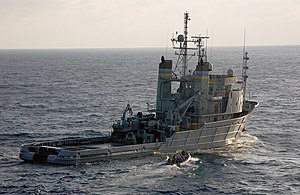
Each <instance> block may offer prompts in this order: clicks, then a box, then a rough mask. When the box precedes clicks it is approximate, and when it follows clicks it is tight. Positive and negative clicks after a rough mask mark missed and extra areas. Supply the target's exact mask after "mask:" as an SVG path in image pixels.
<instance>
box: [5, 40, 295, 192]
mask: <svg viewBox="0 0 300 195" xmlns="http://www.w3.org/2000/svg"><path fill="white" fill-rule="evenodd" d="M209 51H210V49H209ZM247 51H248V52H249V57H250V60H249V61H248V66H249V67H250V68H249V70H248V75H249V79H248V86H247V87H248V92H247V95H248V98H249V97H250V99H252V100H256V101H258V102H259V103H260V105H259V107H258V108H257V110H256V111H255V112H254V113H253V115H252V117H251V120H250V121H249V123H248V125H247V128H246V131H245V132H244V133H243V135H242V137H241V138H240V139H239V140H237V141H235V142H234V143H232V144H230V145H228V146H227V147H224V148H219V149H210V150H202V151H198V152H196V153H195V154H193V161H192V162H190V163H189V164H188V165H186V166H183V167H180V168H177V167H172V166H163V165H162V164H163V163H164V161H165V158H166V157H165V156H163V155H154V156H149V157H146V158H136V159H129V160H112V161H105V162H98V163H91V164H86V165H80V166H57V165H49V164H30V163H24V162H23V161H21V160H20V159H19V158H18V153H19V148H20V146H21V144H25V143H31V142H36V141H45V140H55V139H59V138H64V137H73V136H93V135H102V134H107V132H109V131H111V129H112V128H111V126H112V124H113V123H114V122H115V121H116V120H119V119H120V117H121V115H122V111H123V110H124V108H125V107H126V105H127V103H130V104H131V106H132V108H133V111H134V112H137V111H145V110H146V109H147V104H146V103H150V104H154V105H155V99H156V80H157V73H158V63H159V62H160V57H161V55H165V57H166V58H167V59H170V58H173V57H172V55H173V54H174V53H173V51H172V50H171V49H168V50H166V49H60V50H0V194H300V149H299V148H300V129H299V127H300V46H271V47H248V48H247ZM209 59H210V61H211V62H212V63H213V64H214V70H215V72H217V73H223V72H224V73H226V71H227V69H229V68H231V69H233V70H234V71H235V73H236V74H237V75H241V63H242V48H241V47H216V48H213V50H212V53H211V54H209ZM191 62H192V61H191Z"/></svg>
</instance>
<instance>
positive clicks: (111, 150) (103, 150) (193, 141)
mask: <svg viewBox="0 0 300 195" xmlns="http://www.w3.org/2000/svg"><path fill="white" fill-rule="evenodd" d="M257 105H258V103H256V102H252V106H251V107H252V108H251V109H250V110H249V111H248V112H247V113H246V114H245V115H243V116H240V117H236V118H233V119H230V120H222V121H216V122H210V123H206V124H204V125H203V126H202V127H201V128H199V129H194V130H188V131H178V132H175V133H174V134H173V135H172V136H171V137H169V138H167V139H166V140H165V141H163V142H156V143H146V144H135V145H114V144H113V143H111V142H110V137H109V136H108V137H95V138H81V139H78V138H77V139H68V140H63V141H54V142H43V143H33V144H28V145H23V146H22V147H21V150H20V155H19V156H20V158H21V159H22V160H24V161H26V162H38V163H51V164H61V165H77V164H84V163H92V162H97V161H103V160H110V159H126V158H137V157H143V156H147V155H152V154H154V153H156V152H158V153H169V152H175V151H177V150H186V151H189V152H192V151H195V150H199V149H200V150H201V149H207V148H216V147H223V146H225V145H226V144H227V143H228V142H229V141H232V140H234V139H237V138H238V137H240V135H241V133H242V131H243V130H244V128H245V125H246V123H247V121H248V120H249V117H250V114H251V113H252V111H253V110H254V108H255V107H256V106H257Z"/></svg>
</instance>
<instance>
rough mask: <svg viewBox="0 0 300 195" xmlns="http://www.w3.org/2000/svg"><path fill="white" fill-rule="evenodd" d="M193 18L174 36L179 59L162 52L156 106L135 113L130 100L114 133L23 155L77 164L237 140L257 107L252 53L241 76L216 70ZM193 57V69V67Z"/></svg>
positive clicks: (39, 145) (38, 145)
mask: <svg viewBox="0 0 300 195" xmlns="http://www.w3.org/2000/svg"><path fill="white" fill-rule="evenodd" d="M189 21H190V15H189V13H188V12H185V13H184V29H183V30H184V31H183V33H182V34H178V33H176V34H175V35H173V37H172V39H171V41H172V46H173V49H174V50H175V55H176V56H175V57H177V61H176V63H174V65H173V61H172V60H169V59H165V57H164V56H161V57H160V62H159V63H158V80H157V94H156V107H155V108H154V109H148V110H147V112H137V113H133V110H132V107H131V105H130V104H128V105H126V106H125V105H124V107H125V108H124V112H123V113H122V114H121V119H120V120H118V121H116V122H115V123H114V124H113V125H112V131H111V132H110V134H109V135H105V136H92V137H77V138H66V139H60V140H54V141H44V142H35V143H29V144H23V145H22V146H21V149H20V153H19V157H20V159H22V160H24V161H26V162H38V163H53V164H62V165H77V164H84V163H92V162H97V161H102V160H109V159H125V158H136V157H142V156H147V155H153V154H157V153H160V154H164V153H165V154H167V153H173V152H176V151H178V150H186V151H191V152H192V151H199V150H202V149H208V148H217V147H225V146H226V145H227V144H228V143H229V142H231V141H233V140H235V139H238V138H239V137H240V136H241V133H242V132H243V131H244V130H245V125H246V123H247V122H248V120H249V117H250V115H251V113H252V112H253V111H254V110H255V108H256V107H257V106H258V102H256V101H250V100H249V99H247V98H246V84H247V78H248V76H247V69H248V65H247V61H248V60H249V57H248V53H247V52H245V49H244V51H243V61H242V76H241V78H240V79H238V77H237V76H236V75H234V72H233V70H232V69H229V70H227V72H226V73H224V74H213V73H212V70H213V65H212V64H211V63H210V62H209V61H208V57H207V41H206V40H207V39H208V38H209V37H208V36H201V34H200V35H197V36H191V37H189V36H188V23H189ZM205 41H206V46H205ZM244 48H245V47H244ZM192 58H193V59H194V64H193V65H194V67H195V68H194V69H191V68H190V63H191V60H190V59H192ZM174 61H175V60H174Z"/></svg>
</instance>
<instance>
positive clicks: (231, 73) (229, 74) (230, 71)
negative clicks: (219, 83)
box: [227, 69, 233, 77]
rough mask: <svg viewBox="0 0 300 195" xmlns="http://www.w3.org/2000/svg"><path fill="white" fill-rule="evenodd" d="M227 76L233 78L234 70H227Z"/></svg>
mask: <svg viewBox="0 0 300 195" xmlns="http://www.w3.org/2000/svg"><path fill="white" fill-rule="evenodd" d="M227 76H230V77H231V76H233V70H232V69H228V70H227Z"/></svg>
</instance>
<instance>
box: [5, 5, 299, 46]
mask: <svg viewBox="0 0 300 195" xmlns="http://www.w3.org/2000/svg"><path fill="white" fill-rule="evenodd" d="M185 11H188V12H189V13H190V15H191V21H190V28H189V33H190V35H192V34H196V33H197V34H198V33H202V35H205V34H206V31H207V30H208V32H209V35H210V37H211V38H212V39H211V41H212V45H214V46H232V45H242V44H243V32H244V29H246V30H247V40H246V43H247V45H300V0H209V1H208V0H0V48H1V49H12V48H130V47H167V46H170V41H169V40H170V38H171V37H172V33H175V32H176V31H178V32H182V30H183V14H184V12H185Z"/></svg>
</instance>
